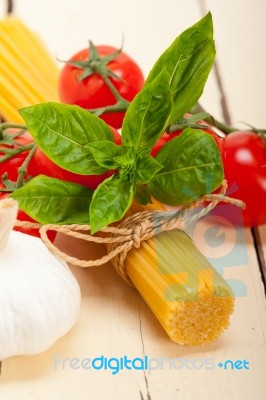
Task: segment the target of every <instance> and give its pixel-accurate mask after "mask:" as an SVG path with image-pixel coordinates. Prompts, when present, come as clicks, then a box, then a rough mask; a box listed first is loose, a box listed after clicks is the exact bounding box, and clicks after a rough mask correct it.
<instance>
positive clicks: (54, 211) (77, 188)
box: [11, 175, 93, 224]
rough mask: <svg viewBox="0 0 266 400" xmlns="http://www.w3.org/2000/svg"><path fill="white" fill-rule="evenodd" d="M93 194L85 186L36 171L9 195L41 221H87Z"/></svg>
mask: <svg viewBox="0 0 266 400" xmlns="http://www.w3.org/2000/svg"><path fill="white" fill-rule="evenodd" d="M92 195H93V191H92V190H90V189H88V188H86V187H85V186H82V185H78V184H76V183H70V182H65V181H61V180H60V179H55V178H50V177H47V176H44V175H39V176H37V177H35V178H33V179H31V180H30V182H29V183H27V184H26V185H24V186H22V187H21V188H20V189H17V190H16V191H15V192H13V193H12V195H11V197H13V198H14V199H16V200H17V201H18V202H19V208H20V209H21V210H23V211H25V212H26V213H27V214H28V215H29V216H30V217H32V218H33V219H35V220H36V221H38V222H40V223H41V224H49V223H53V224H74V223H75V224H89V209H90V202H91V199H92Z"/></svg>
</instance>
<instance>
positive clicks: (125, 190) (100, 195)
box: [90, 175, 134, 233]
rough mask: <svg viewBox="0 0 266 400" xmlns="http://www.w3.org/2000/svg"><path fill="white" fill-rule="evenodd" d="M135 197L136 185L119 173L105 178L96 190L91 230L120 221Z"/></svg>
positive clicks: (92, 207) (91, 210)
mask: <svg viewBox="0 0 266 400" xmlns="http://www.w3.org/2000/svg"><path fill="white" fill-rule="evenodd" d="M133 198H134V185H133V184H132V183H131V182H129V181H126V180H125V181H124V180H121V179H120V178H119V177H118V176H117V175H113V176H111V177H110V178H107V179H105V181H103V182H102V183H101V184H100V185H99V186H98V187H97V189H96V190H95V192H94V194H93V198H92V202H91V206H90V225H91V232H92V233H95V232H97V231H99V230H100V229H101V228H104V227H105V226H107V225H109V224H111V223H112V222H115V221H119V220H120V219H121V218H122V217H123V216H124V215H125V213H126V212H127V210H128V209H129V207H130V206H131V204H132V201H133Z"/></svg>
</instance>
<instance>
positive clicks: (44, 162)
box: [33, 127, 121, 190]
mask: <svg viewBox="0 0 266 400" xmlns="http://www.w3.org/2000/svg"><path fill="white" fill-rule="evenodd" d="M110 129H111V130H112V132H113V135H114V142H115V143H116V144H118V145H120V144H121V136H120V134H119V133H118V132H117V131H116V130H115V129H114V128H112V127H110ZM33 164H34V165H35V167H36V169H37V171H38V174H43V175H46V176H50V177H53V178H58V179H61V180H64V181H68V182H74V183H79V184H80V185H84V186H86V187H88V188H90V189H92V190H94V189H96V187H97V186H98V185H99V184H100V183H101V182H103V181H104V180H105V179H106V178H108V177H109V176H111V175H112V174H113V173H114V171H108V172H106V173H104V174H102V175H79V174H76V173H74V172H70V171H67V170H65V169H63V168H61V167H59V166H58V165H56V164H55V163H54V162H53V161H51V160H50V159H49V158H48V157H47V156H46V155H45V154H44V153H43V151H42V150H41V149H40V148H37V149H36V151H35V154H34V156H33Z"/></svg>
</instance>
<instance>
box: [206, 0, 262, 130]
mask: <svg viewBox="0 0 266 400" xmlns="http://www.w3.org/2000/svg"><path fill="white" fill-rule="evenodd" d="M205 8H206V10H210V11H211V12H212V15H213V20H214V27H215V38H216V48H217V61H218V62H219V68H220V70H221V75H222V81H223V85H224V87H225V92H226V95H227V99H228V103H229V108H230V112H231V115H232V122H233V123H234V124H236V126H237V127H240V128H244V127H245V126H244V125H242V124H240V121H244V122H247V123H250V124H251V125H254V126H256V127H260V128H265V127H266V113H265V101H266V94H265V93H266V75H265V67H264V65H265V55H266V41H265V35H266V28H265V22H264V19H265V15H266V2H265V1H264V0H252V1H248V0H244V1H243V0H224V1H212V0H205ZM203 103H204V105H206V107H207V108H208V110H212V109H213V107H214V103H215V102H214V101H213V98H212V90H211V89H210V91H209V90H208V86H207V87H206V91H205V95H204V102H203ZM214 111H215V110H214Z"/></svg>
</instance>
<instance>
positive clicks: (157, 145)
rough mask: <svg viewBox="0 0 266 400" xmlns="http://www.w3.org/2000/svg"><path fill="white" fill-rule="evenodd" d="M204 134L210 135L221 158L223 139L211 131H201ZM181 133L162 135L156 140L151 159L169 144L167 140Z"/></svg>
mask: <svg viewBox="0 0 266 400" xmlns="http://www.w3.org/2000/svg"><path fill="white" fill-rule="evenodd" d="M203 130H204V131H205V132H207V133H209V134H210V135H212V137H213V138H214V140H215V142H216V144H217V146H218V148H219V150H220V153H221V156H222V157H223V153H224V139H223V138H222V137H220V136H218V135H217V134H216V133H215V132H213V131H212V130H211V129H203ZM181 133H182V131H181V130H180V131H176V132H173V133H170V134H168V133H164V134H163V135H162V136H161V137H160V139H159V140H158V142H156V143H155V145H154V147H153V149H152V151H151V155H152V156H153V157H155V156H156V154H157V153H158V151H159V150H160V149H161V148H162V147H163V146H164V145H165V143H167V142H169V140H171V139H173V138H174V137H176V136H179V135H180V134H181Z"/></svg>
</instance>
